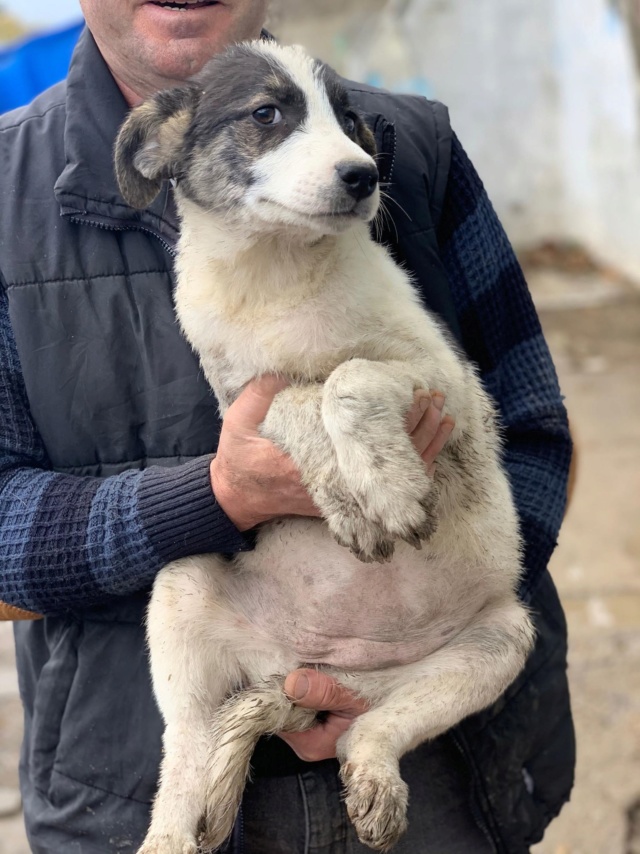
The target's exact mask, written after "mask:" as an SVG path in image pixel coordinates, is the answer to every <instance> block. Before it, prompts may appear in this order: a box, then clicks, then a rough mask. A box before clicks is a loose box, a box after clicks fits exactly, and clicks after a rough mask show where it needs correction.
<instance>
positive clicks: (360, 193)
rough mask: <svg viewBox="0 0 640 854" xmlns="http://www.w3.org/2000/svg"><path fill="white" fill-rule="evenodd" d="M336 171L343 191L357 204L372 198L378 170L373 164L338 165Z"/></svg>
mask: <svg viewBox="0 0 640 854" xmlns="http://www.w3.org/2000/svg"><path fill="white" fill-rule="evenodd" d="M336 171H337V173H338V175H339V176H340V179H341V181H342V183H343V184H344V189H345V190H346V191H347V193H349V195H350V196H353V198H354V199H356V201H358V202H360V201H362V199H368V198H369V196H372V195H373V193H374V192H375V189H376V187H377V186H378V170H377V169H376V167H375V166H374V165H373V163H371V164H368V163H364V164H363V163H340V164H338V166H336Z"/></svg>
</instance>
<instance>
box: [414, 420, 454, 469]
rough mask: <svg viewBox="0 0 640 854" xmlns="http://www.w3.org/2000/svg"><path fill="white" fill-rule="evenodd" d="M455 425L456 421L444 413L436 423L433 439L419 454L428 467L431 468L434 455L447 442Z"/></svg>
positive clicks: (435, 455)
mask: <svg viewBox="0 0 640 854" xmlns="http://www.w3.org/2000/svg"><path fill="white" fill-rule="evenodd" d="M455 426H456V423H455V421H454V420H453V418H452V417H451V416H450V415H445V417H444V418H443V419H442V421H441V422H440V424H439V425H438V429H437V431H436V434H435V436H434V438H433V440H432V441H431V442H430V443H429V446H428V447H427V449H426V451H424V452H423V453H422V454H421V456H422V459H423V461H424V462H425V463H426V465H427V466H428V467H429V469H431V467H432V466H433V464H434V463H435V461H436V457H437V456H438V454H439V453H440V451H441V450H442V449H443V448H444V446H445V445H446V444H447V439H448V438H449V436H450V435H451V433H452V432H453V428H454V427H455Z"/></svg>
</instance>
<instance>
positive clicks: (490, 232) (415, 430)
mask: <svg viewBox="0 0 640 854" xmlns="http://www.w3.org/2000/svg"><path fill="white" fill-rule="evenodd" d="M266 5H267V3H266V0H261V2H254V0H225V2H203V3H189V4H181V5H180V4H178V3H175V4H171V5H168V4H167V3H162V2H145V0H84V2H83V3H82V6H83V11H84V14H85V18H86V21H87V25H88V28H89V31H90V33H91V35H90V34H89V32H87V33H85V34H84V36H83V37H82V39H81V41H80V43H79V46H78V48H77V50H76V54H75V55H74V60H73V63H72V67H71V70H70V74H69V78H68V81H67V83H66V84H62V85H60V86H58V87H54V89H53V90H50V91H49V92H48V93H45V94H44V95H43V96H42V97H41V98H39V99H37V100H36V101H35V102H34V104H32V105H31V106H30V107H28V108H25V109H24V110H20V111H16V112H15V113H13V114H9V115H8V116H5V117H3V119H2V120H1V121H0V148H1V149H2V151H1V153H0V157H2V162H3V164H6V166H5V168H4V170H3V173H4V174H3V175H2V176H1V177H0V181H1V182H2V192H1V193H0V198H1V199H2V200H3V204H4V205H5V210H4V215H3V216H2V217H0V249H1V252H0V278H1V283H2V286H3V287H2V288H1V289H0V297H1V301H0V370H1V371H2V373H3V376H2V382H1V384H0V412H1V413H2V421H1V423H2V427H1V428H0V451H1V459H0V478H1V479H0V526H1V534H0V555H1V556H2V562H3V563H2V565H3V575H2V580H1V582H0V599H3V600H5V601H7V602H8V603H9V604H11V605H14V606H17V607H20V608H27V609H30V610H33V611H36V612H41V613H45V614H47V615H50V616H48V617H47V619H46V620H44V621H41V622H34V623H24V624H20V625H18V626H17V627H16V649H17V657H18V668H19V675H20V684H21V693H22V697H23V702H24V705H25V742H24V746H23V753H22V760H21V780H22V788H23V796H24V803H25V817H26V822H27V829H28V833H29V838H30V842H31V846H32V850H33V851H34V852H36V854H40V852H58V851H60V852H62V851H64V852H65V854H66V852H70V854H73V852H77V854H106V852H108V851H132V852H133V851H135V850H136V848H137V846H138V845H139V843H140V841H141V840H142V838H143V836H144V832H145V829H146V823H147V821H148V814H149V804H150V802H151V800H152V798H153V793H154V789H155V785H156V781H157V766H158V761H159V751H160V733H161V723H160V721H159V716H158V713H157V710H156V708H155V704H154V702H153V699H152V695H151V690H150V686H149V678H148V665H147V660H146V655H145V649H144V630H143V625H142V621H143V614H144V606H145V603H146V601H147V591H148V588H149V586H150V584H151V583H152V581H153V578H154V576H155V574H156V573H157V571H158V570H159V568H160V567H161V566H162V565H163V564H165V563H167V562H168V561H170V560H172V559H175V558H178V557H183V556H186V555H190V554H198V553H201V552H206V551H218V552H223V553H233V552H237V551H241V550H243V549H248V548H251V545H252V538H251V529H253V528H254V527H255V526H256V525H257V524H259V523H260V522H261V521H265V520H267V519H270V518H273V517H276V516H280V515H286V514H300V515H315V514H316V512H317V511H316V509H315V508H314V506H313V505H312V503H311V501H310V499H309V497H308V496H307V495H306V493H305V491H304V489H303V488H302V487H301V485H300V482H299V479H298V476H297V472H296V471H295V469H294V468H293V466H292V464H291V461H290V460H288V459H287V458H286V457H285V456H284V455H282V454H281V453H279V452H278V451H277V449H275V448H274V447H273V446H271V445H270V444H269V443H268V442H265V441H264V440H261V439H260V438H259V435H258V425H259V424H260V422H261V420H262V419H263V417H264V415H265V413H266V412H267V410H268V407H269V404H270V401H271V399H272V398H273V395H274V394H275V393H276V392H277V390H278V389H279V388H280V387H281V386H280V385H279V384H278V381H277V380H275V379H274V378H270V377H265V378H263V379H262V380H260V381H258V382H256V383H253V384H252V385H250V386H249V387H248V388H247V389H246V390H245V392H244V393H243V395H242V396H241V397H240V398H239V399H238V401H237V402H236V404H235V405H234V407H232V409H231V410H230V411H229V413H228V416H227V418H226V419H225V423H224V427H223V428H222V430H221V432H220V435H219V440H218V431H219V430H220V426H219V424H218V421H217V416H216V411H215V401H213V400H212V396H211V394H210V392H209V390H208V388H207V387H206V384H205V383H204V380H203V379H202V376H201V374H200V372H199V370H198V366H197V363H196V362H195V359H194V357H193V355H192V354H191V352H190V350H189V348H188V346H187V345H186V343H185V342H184V341H182V339H181V338H180V336H179V335H178V333H177V330H176V327H175V322H174V317H173V310H172V303H171V289H172V278H171V271H172V259H173V252H174V246H175V239H176V229H177V225H176V222H175V217H174V215H173V209H172V201H171V194H170V193H171V191H170V188H169V186H167V187H166V188H165V192H164V193H163V194H162V195H161V197H160V198H159V199H158V200H157V201H156V202H155V203H154V204H153V205H152V206H151V207H150V208H149V209H148V210H147V211H144V212H142V213H141V214H138V213H137V212H134V211H132V210H131V209H130V208H128V207H127V205H126V204H125V203H124V201H123V200H122V198H121V197H120V195H119V193H118V190H117V187H116V184H115V180H114V177H113V171H112V167H111V162H110V158H111V148H112V145H113V140H114V137H115V133H116V132H117V129H118V127H119V125H120V123H121V121H122V120H123V118H124V116H125V115H126V110H127V108H128V106H132V105H134V104H136V103H138V102H139V101H140V100H142V99H143V98H144V97H145V96H147V95H149V94H150V93H152V92H155V91H157V90H159V89H162V88H166V87H168V86H171V85H174V84H176V83H179V82H181V81H183V80H185V79H186V78H188V77H189V76H191V75H192V74H194V73H196V72H197V71H198V70H199V69H200V68H201V67H202V65H203V64H204V63H205V62H206V61H207V59H208V58H209V57H210V56H212V55H213V54H214V53H215V52H216V51H219V50H222V49H223V48H224V47H225V46H226V45H227V44H229V43H231V42H233V41H236V40H239V39H244V38H254V37H257V36H259V34H260V32H261V28H262V25H263V22H264V17H265V13H266ZM352 96H353V98H354V101H355V102H356V103H357V104H358V105H359V106H361V108H363V109H364V111H365V112H366V113H367V117H368V119H369V120H370V121H371V124H372V127H373V129H374V131H375V132H376V136H377V139H378V141H379V144H380V147H381V169H383V171H384V170H388V174H389V175H390V176H391V177H392V178H393V182H392V186H393V184H395V186H396V189H397V192H398V193H400V194H402V193H405V195H406V198H405V196H402V198H403V199H404V200H405V201H407V204H408V205H409V207H410V210H409V213H410V215H411V216H410V219H409V220H408V223H409V224H410V225H411V227H409V225H408V224H407V221H401V220H400V219H398V220H397V222H396V228H397V239H395V231H394V234H393V235H389V236H388V237H389V239H390V240H391V239H395V244H396V245H395V246H394V251H396V254H398V256H399V257H400V258H402V259H403V260H404V261H405V262H406V263H408V264H409V265H410V266H411V267H412V268H413V270H414V273H415V275H416V277H417V280H418V281H419V283H421V286H423V292H424V296H425V299H426V300H427V301H428V302H429V304H430V305H431V306H432V307H433V308H434V309H436V310H438V311H440V313H441V314H442V316H443V317H444V318H445V319H446V320H447V322H448V323H449V324H450V326H451V328H452V330H453V331H454V332H455V333H456V334H458V336H459V338H460V340H461V342H462V344H463V346H464V347H465V348H466V350H467V352H468V353H469V355H470V357H471V358H473V359H474V360H475V361H476V362H477V363H478V365H479V368H480V370H481V372H482V374H483V378H484V380H485V382H486V384H487V387H488V389H489V391H490V392H491V393H492V394H493V395H494V397H495V398H496V400H497V402H498V404H499V406H500V409H501V412H502V417H503V421H504V424H505V434H506V448H505V464H506V466H507V469H508V471H509V475H510V477H511V481H512V484H513V490H514V496H515V499H516V503H517V505H518V509H519V512H520V518H521V522H522V530H523V536H524V539H525V562H526V567H527V576H526V578H525V580H524V583H523V588H522V596H523V597H524V598H525V600H526V601H527V602H529V603H530V604H531V607H532V609H533V611H534V613H535V615H536V625H537V629H538V644H537V647H536V651H535V653H534V654H533V656H532V658H531V660H530V662H529V665H528V666H527V670H526V671H525V673H524V674H523V676H522V677H521V678H520V679H519V680H518V681H517V683H516V685H514V686H512V688H511V689H510V690H509V691H508V692H507V695H506V696H505V698H504V699H503V700H502V701H501V702H500V703H499V704H497V706H496V707H494V708H492V709H491V710H489V711H487V712H485V713H483V714H482V715H479V716H476V717H474V718H472V719H470V720H469V721H467V722H465V724H464V725H463V726H462V727H460V728H458V729H457V730H456V731H455V733H452V734H450V735H447V736H445V737H444V738H443V739H439V740H438V741H437V742H435V743H433V744H429V745H423V746H422V747H420V748H419V749H418V750H416V751H415V752H414V753H413V754H411V755H410V756H408V757H406V759H405V760H404V763H403V776H404V777H405V779H406V780H407V782H408V783H409V786H410V790H411V797H412V801H411V806H410V812H409V821H410V827H409V831H408V833H407V836H406V838H405V839H404V840H403V841H402V842H401V843H400V845H399V846H398V847H397V848H396V849H395V850H396V851H397V852H399V854H402V852H412V854H423V853H424V854H432V852H433V854H435V852H438V854H469V852H475V854H484V852H492V851H497V852H505V853H507V852H508V854H520V852H525V851H527V850H528V848H529V845H530V844H531V843H532V842H533V841H535V840H537V839H539V838H540V837H541V835H542V832H543V830H544V827H545V826H546V824H547V823H548V821H549V820H550V819H551V818H552V817H553V815H555V814H556V813H557V811H558V810H559V808H560V806H561V805H562V803H563V802H564V800H566V798H567V796H568V792H569V789H570V787H571V782H572V767H573V731H572V727H571V719H570V712H569V706H568V696H567V687H566V679H565V673H564V670H565V653H566V646H565V631H564V622H563V616H562V611H561V608H560V606H559V603H558V601H557V597H556V594H555V590H554V588H553V585H552V583H551V581H550V579H549V576H548V574H547V573H546V564H547V561H548V558H549V556H550V554H551V552H552V550H553V547H554V545H555V540H556V535H557V531H558V528H559V525H560V521H561V518H562V513H563V509H564V501H565V485H566V473H567V469H568V464H569V458H570V439H569V434H568V429H567V424H566V416H565V413H564V409H563V407H562V403H561V398H560V394H559V391H558V388H557V381H556V378H555V373H554V371H553V366H552V364H551V361H550V358H549V354H548V351H547V349H546V346H545V344H544V341H543V339H542V336H541V332H540V328H539V324H538V322H537V319H536V317H535V312H534V310H533V308H532V305H531V301H530V299H529V296H528V293H527V290H526V285H525V284H524V281H523V279H522V275H521V272H520V270H519V268H518V265H517V263H516V261H515V259H514V257H513V254H512V252H511V250H510V248H509V245H508V243H507V241H506V239H505V237H504V234H503V232H502V230H501V228H500V226H499V223H498V222H497V220H496V217H495V214H494V213H493V211H492V209H491V207H490V205H489V203H488V201H487V199H486V195H485V194H484V191H483V189H482V185H481V184H480V182H479V180H478V178H477V175H476V174H475V172H474V170H473V168H472V166H471V165H470V163H469V162H468V160H467V158H466V156H465V155H464V152H463V150H462V148H461V147H460V145H459V143H458V142H457V140H455V138H454V139H453V140H452V137H451V133H450V131H449V129H448V124H447V121H446V115H445V111H444V110H443V109H442V108H441V107H437V106H435V105H428V104H427V103H426V102H422V101H419V100H417V99H400V98H395V97H391V96H386V95H382V94H379V93H375V92H374V91H373V90H367V89H366V87H352ZM416 140H417V141H416ZM394 153H395V155H396V156H395V159H394V157H393V156H392V155H393V154H394ZM416 169H419V171H424V180H419V181H418V180H416V175H417V176H418V177H422V176H420V175H419V173H418V172H416ZM425 187H426V188H427V189H428V192H426V190H425ZM436 229H437V230H436ZM436 402H438V397H437V395H434V396H433V398H429V396H428V395H427V394H426V393H423V394H421V395H419V400H417V401H416V406H415V407H414V409H413V410H412V413H411V423H410V424H409V425H408V429H409V430H410V432H411V433H412V436H413V440H414V444H415V445H416V448H417V450H418V452H419V453H420V454H421V456H422V457H423V459H424V460H425V462H426V463H427V464H428V465H432V464H434V463H435V464H437V462H436V457H437V453H438V451H439V449H440V448H441V447H442V444H443V443H444V441H445V440H446V437H447V430H448V429H449V428H450V425H448V424H447V423H446V422H443V421H441V419H440V414H439V410H438V407H437V406H436ZM440 406H441V404H440ZM216 449H217V454H216V456H215V458H213V459H211V453H212V452H213V451H215V450H216ZM318 571H319V572H321V571H322V568H321V567H318ZM285 688H286V690H287V692H288V693H289V695H290V696H291V697H292V698H294V699H296V701H298V702H300V703H301V704H304V705H307V706H309V707H311V708H319V709H322V710H325V711H326V712H328V714H327V716H326V717H325V720H324V722H323V723H322V724H320V725H319V726H318V727H317V728H316V729H315V730H314V731H312V732H311V733H305V734H298V735H296V736H287V740H288V741H289V744H290V745H291V746H292V747H293V748H294V750H295V753H294V752H292V751H291V750H289V749H288V748H287V747H285V746H284V745H283V744H282V743H281V742H279V743H278V740H271V741H270V742H266V743H265V744H263V745H261V747H260V749H259V750H258V752H257V754H256V757H255V760H254V766H255V770H256V779H255V781H254V783H253V784H251V785H250V786H249V788H248V790H247V793H246V797H245V801H244V804H243V809H242V814H241V818H240V820H239V823H238V825H237V833H236V838H235V839H234V841H233V846H234V850H236V851H240V850H244V851H246V852H249V854H260V852H265V854H267V852H268V854H278V852H285V851H286V852H297V851H300V852H302V851H318V852H327V854H329V852H337V851H341V852H342V851H344V852H349V854H351V853H352V852H359V851H364V850H366V849H365V848H364V847H363V846H361V845H360V843H358V841H357V839H356V837H355V834H354V832H353V829H352V828H351V826H350V824H349V822H348V820H347V818H346V815H345V810H344V805H343V804H342V802H341V800H340V786H339V782H338V779H337V775H336V764H335V762H334V761H333V759H332V758H331V757H332V756H333V755H334V752H335V742H336V739H337V738H338V736H339V735H340V733H341V732H342V731H343V730H344V728H345V727H347V726H348V724H349V720H350V719H352V718H353V716H354V715H356V714H358V713H359V712H361V711H362V709H361V707H360V706H359V704H358V703H357V702H356V701H355V700H354V699H353V698H352V697H350V696H348V694H346V692H345V691H344V690H343V689H341V688H340V687H339V686H337V685H336V684H335V683H333V682H331V681H330V680H328V679H326V678H324V677H322V676H320V675H319V674H317V673H315V672H312V671H300V672H297V673H295V674H291V675H290V676H289V677H288V679H287V682H286V685H285ZM296 754H297V756H296ZM303 760H309V762H305V761H303ZM243 846H244V848H243ZM159 854H160V852H159Z"/></svg>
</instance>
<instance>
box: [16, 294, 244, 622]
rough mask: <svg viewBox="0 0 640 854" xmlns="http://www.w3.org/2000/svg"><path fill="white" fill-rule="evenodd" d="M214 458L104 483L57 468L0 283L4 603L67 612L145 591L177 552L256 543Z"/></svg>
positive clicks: (127, 474)
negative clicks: (36, 419) (238, 524)
mask: <svg viewBox="0 0 640 854" xmlns="http://www.w3.org/2000/svg"><path fill="white" fill-rule="evenodd" d="M209 461H210V459H209V458H201V459H198V460H196V461H194V462H191V463H188V464H186V465H184V466H178V467H177V468H175V469H161V468H150V469H147V470H146V471H144V472H138V471H135V472H125V473H123V474H121V475H117V476H115V477H109V478H105V479H104V480H101V479H98V478H91V477H76V476H73V475H65V474H57V473H54V472H52V471H51V470H50V465H49V462H48V459H47V455H46V451H45V448H44V447H43V444H42V440H41V438H40V436H39V435H38V432H37V430H36V427H35V425H34V423H33V420H32V419H31V415H30V412H29V403H28V400H27V394H26V390H25V386H24V382H23V378H22V374H21V369H20V362H19V358H18V352H17V349H16V344H15V341H14V337H13V332H12V329H11V324H10V320H9V312H8V306H7V295H6V292H5V290H4V288H3V287H0V601H3V602H5V603H7V604H9V605H14V606H17V607H19V608H24V609H27V610H30V611H35V612H37V613H41V614H53V613H60V612H63V611H66V610H70V609H74V608H82V607H86V606H89V605H94V604H100V603H102V602H105V601H108V600H109V599H111V598H113V597H115V596H121V595H125V594H129V593H134V592H136V591H139V590H144V589H146V588H147V587H149V585H150V584H151V583H152V581H153V579H154V577H155V575H156V573H157V572H158V570H159V569H160V568H161V567H162V566H163V565H164V564H165V563H167V562H169V561H171V560H174V559H176V558H180V557H186V556H188V555H192V554H198V553H202V552H212V551H218V552H237V551H243V550H245V549H247V548H249V547H250V545H251V542H250V538H248V537H245V536H244V535H242V534H240V533H239V532H238V531H237V529H236V528H235V527H234V526H233V525H232V523H231V522H230V520H229V519H228V518H227V517H226V515H225V514H224V512H223V511H222V509H221V508H220V507H219V506H218V505H217V504H216V502H215V500H214V498H213V495H212V493H211V486H210V482H209Z"/></svg>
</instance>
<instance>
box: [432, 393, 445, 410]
mask: <svg viewBox="0 0 640 854" xmlns="http://www.w3.org/2000/svg"><path fill="white" fill-rule="evenodd" d="M432 399H433V405H434V406H435V408H436V409H437V410H438V411H439V412H442V410H443V409H444V395H443V394H434V395H433V398H432Z"/></svg>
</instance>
